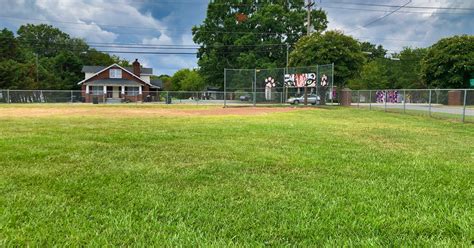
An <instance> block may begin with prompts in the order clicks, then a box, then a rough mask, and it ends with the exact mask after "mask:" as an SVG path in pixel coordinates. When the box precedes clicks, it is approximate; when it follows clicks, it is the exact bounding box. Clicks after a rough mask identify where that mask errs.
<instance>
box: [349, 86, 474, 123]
mask: <svg viewBox="0 0 474 248" xmlns="http://www.w3.org/2000/svg"><path fill="white" fill-rule="evenodd" d="M351 105H352V106H353V107H357V108H365V109H372V110H383V111H386V112H399V113H407V114H417V115H426V116H431V117H437V118H443V119H455V120H462V121H465V122H474V89H398V90H355V91H352V103H351Z"/></svg>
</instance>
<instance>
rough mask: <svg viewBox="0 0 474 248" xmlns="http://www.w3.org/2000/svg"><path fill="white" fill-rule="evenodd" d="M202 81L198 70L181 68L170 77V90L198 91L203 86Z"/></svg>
mask: <svg viewBox="0 0 474 248" xmlns="http://www.w3.org/2000/svg"><path fill="white" fill-rule="evenodd" d="M204 82H205V81H204V79H203V78H202V77H201V75H200V74H199V72H198V71H196V70H189V69H181V70H179V71H177V72H176V73H175V74H174V75H173V77H171V90H173V91H200V90H202V89H203V88H204V86H205V85H204Z"/></svg>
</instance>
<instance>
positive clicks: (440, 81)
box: [421, 35, 474, 88]
mask: <svg viewBox="0 0 474 248" xmlns="http://www.w3.org/2000/svg"><path fill="white" fill-rule="evenodd" d="M421 71H422V74H423V78H424V79H425V80H426V81H427V83H428V85H429V86H430V87H433V88H468V87H469V79H470V74H471V73H472V72H473V71H474V36H473V35H462V36H453V37H450V38H444V39H441V40H439V41H438V42H437V43H436V44H434V45H433V46H431V47H430V48H429V49H428V53H427V54H426V56H425V57H424V59H423V63H422V69H421Z"/></svg>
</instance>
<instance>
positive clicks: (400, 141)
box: [0, 106, 474, 247]
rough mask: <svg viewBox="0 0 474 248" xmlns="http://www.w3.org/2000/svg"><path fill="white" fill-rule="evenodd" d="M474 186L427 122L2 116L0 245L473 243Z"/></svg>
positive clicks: (466, 128)
mask: <svg viewBox="0 0 474 248" xmlns="http://www.w3.org/2000/svg"><path fill="white" fill-rule="evenodd" d="M2 108H6V107H1V106H0V111H1V109H2ZM49 108H51V106H49ZM90 108H91V109H92V108H93V107H92V106H91V107H90ZM124 108H137V109H139V108H142V107H140V106H132V107H124ZM148 108H153V107H149V106H148ZM156 108H159V107H156ZM180 108H183V107H180ZM473 179H474V125H472V124H462V123H453V122H447V121H443V120H436V119H430V118H425V117H417V116H409V115H401V114H393V113H383V112H379V111H367V110H357V109H342V108H336V109H314V110H298V111H294V112H287V113H272V114H266V115H258V116H193V117H178V116H169V117H167V116H164V117H143V118H137V117H128V116H115V117H97V116H96V117H92V116H89V117H87V116H77V117H76V116H72V117H71V116H68V117H37V118H24V117H21V118H20V117H14V116H12V117H4V118H0V189H1V197H0V213H1V219H0V225H1V236H0V238H1V243H0V246H3V247H8V246H28V245H29V246H46V247H47V246H53V245H55V246H153V245H154V246H196V245H200V246H216V247H221V246H265V245H274V246H280V245H290V246H291V245H297V246H340V245H349V246H351V245H355V246H458V247H459V246H465V247H469V246H470V245H471V242H472V241H473V240H474V231H473V230H474V211H473V202H474V197H473V193H474V190H473Z"/></svg>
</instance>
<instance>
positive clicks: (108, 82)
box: [87, 78, 140, 86]
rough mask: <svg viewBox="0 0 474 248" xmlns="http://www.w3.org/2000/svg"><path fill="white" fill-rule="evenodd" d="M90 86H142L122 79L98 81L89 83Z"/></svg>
mask: <svg viewBox="0 0 474 248" xmlns="http://www.w3.org/2000/svg"><path fill="white" fill-rule="evenodd" d="M87 84H88V85H98V86H100V85H110V86H113V85H118V86H120V85H123V86H139V85H140V84H139V83H137V82H136V81H133V80H128V79H122V78H110V79H98V80H92V81H88V82H87Z"/></svg>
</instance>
